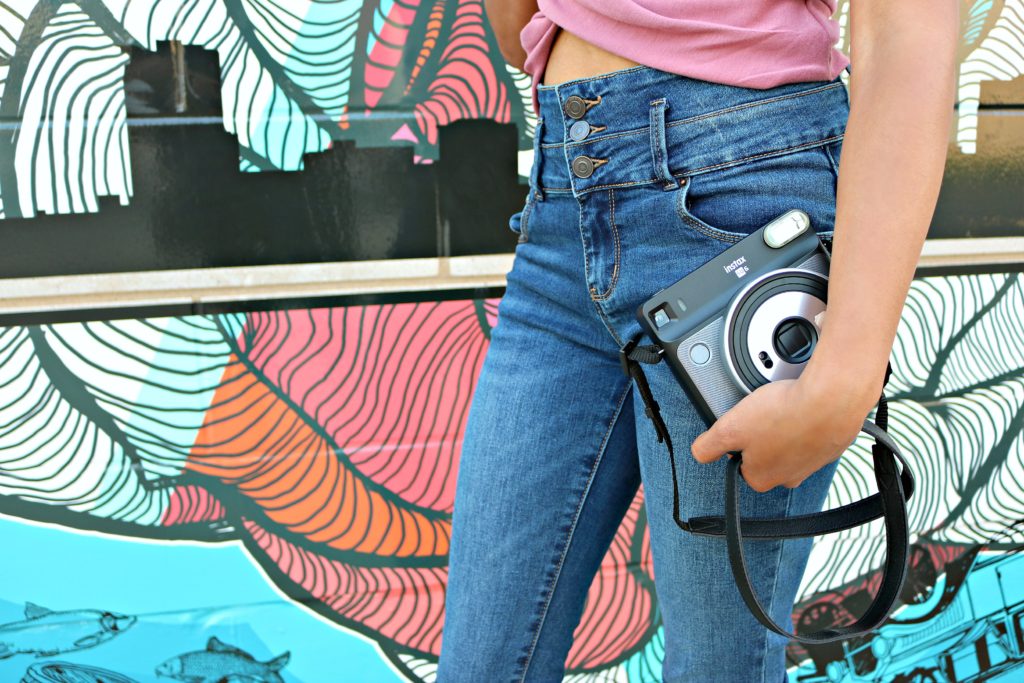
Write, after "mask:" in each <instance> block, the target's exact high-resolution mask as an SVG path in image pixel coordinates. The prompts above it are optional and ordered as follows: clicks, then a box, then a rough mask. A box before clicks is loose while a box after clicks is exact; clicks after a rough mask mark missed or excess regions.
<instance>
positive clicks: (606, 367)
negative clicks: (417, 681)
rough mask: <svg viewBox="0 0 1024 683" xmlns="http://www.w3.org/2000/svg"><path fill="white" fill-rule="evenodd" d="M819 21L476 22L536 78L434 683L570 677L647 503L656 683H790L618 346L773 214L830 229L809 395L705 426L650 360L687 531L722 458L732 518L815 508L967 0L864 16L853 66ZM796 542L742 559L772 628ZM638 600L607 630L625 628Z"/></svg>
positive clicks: (533, 12)
mask: <svg viewBox="0 0 1024 683" xmlns="http://www.w3.org/2000/svg"><path fill="white" fill-rule="evenodd" d="M834 1H835V0H825V1H824V2H820V1H815V2H809V3H805V2H802V1H798V0H788V1H785V2H783V1H781V0H771V1H766V2H755V0H732V1H731V2H729V1H721V2H716V3H711V2H699V1H697V0H693V1H691V2H684V1H681V0H671V1H669V0H643V2H641V1H640V0H541V2H540V7H539V8H538V6H537V2H536V0H489V1H488V2H487V13H488V17H489V19H490V22H491V24H492V26H493V28H494V31H495V35H496V36H497V39H498V42H499V44H500V46H501V49H502V53H503V55H504V56H505V58H506V59H507V60H508V61H509V62H510V63H511V64H513V65H514V66H516V67H517V68H520V69H525V70H526V71H527V72H529V73H530V74H531V75H532V76H533V77H534V86H535V89H534V93H533V94H534V106H535V108H536V111H537V114H538V129H537V133H536V137H535V143H534V150H535V156H534V164H533V168H532V170H531V177H530V192H529V195H528V197H527V199H526V203H525V205H524V207H523V209H522V210H521V211H519V212H518V213H516V214H515V215H513V216H512V218H511V219H510V221H509V227H510V228H511V229H512V230H513V231H514V232H517V233H519V235H520V237H519V243H518V244H517V247H516V258H515V261H514V265H513V268H512V270H511V271H510V272H509V273H508V282H507V289H506V293H505V295H504V297H503V298H502V300H501V303H500V306H499V310H498V324H497V326H496V327H495V328H494V330H493V331H492V337H491V345H490V347H489V350H488V353H487V357H486V359H485V362H484V364H483V367H482V369H481V375H480V378H479V382H478V384H477V388H476V393H475V395H474V398H473V403H472V406H471V409H470V413H469V416H468V422H467V425H466V430H465V439H464V443H463V450H462V456H461V461H460V465H459V473H458V481H457V488H456V496H455V507H454V513H453V526H452V543H451V553H450V565H449V578H448V588H447V595H446V618H445V624H444V632H443V637H442V648H441V657H440V663H439V669H438V681H439V682H440V683H457V682H460V681H472V682H473V683H478V682H481V681H502V682H504V681H516V682H526V681H544V682H548V681H560V680H562V676H563V672H564V667H565V664H566V657H567V655H568V653H569V650H570V647H571V645H572V643H573V632H574V629H575V628H576V626H577V625H578V624H579V620H580V616H581V614H582V612H583V608H584V602H585V598H586V596H587V591H588V589H589V588H590V586H591V583H592V582H593V580H594V576H595V573H596V572H597V570H598V568H599V563H600V561H601V559H602V558H603V557H604V555H605V553H606V552H607V551H608V548H609V546H610V543H611V542H612V540H613V537H614V534H615V532H616V530H617V528H618V527H619V525H620V522H621V520H622V518H623V515H624V514H625V513H626V511H627V508H628V507H629V505H630V503H631V501H632V500H633V499H634V496H635V494H636V491H637V487H638V486H639V485H640V484H641V483H642V484H643V486H644V500H645V505H646V513H647V522H648V524H649V532H650V541H651V552H652V557H653V570H654V576H655V587H656V592H657V603H658V608H659V609H660V612H661V613H660V618H661V620H662V623H663V624H664V636H665V655H664V660H663V662H662V676H663V680H664V681H666V682H668V683H683V682H685V683H694V682H697V683H702V682H704V681H714V682H720V681H724V682H732V681H736V682H737V683H752V682H755V681H767V682H770V683H779V682H780V681H784V680H786V672H785V656H784V649H785V645H786V641H785V639H784V638H782V637H779V636H777V635H775V634H772V633H770V632H768V631H767V629H765V628H763V627H762V626H761V625H760V624H758V623H757V622H756V621H755V620H754V618H753V616H752V615H751V614H750V613H749V612H748V610H747V608H746V606H745V605H744V604H743V602H742V600H741V597H740V595H739V592H738V591H737V589H736V587H735V585H734V584H733V579H732V576H731V574H730V571H729V566H728V560H727V556H726V545H725V542H724V539H722V538H714V537H704V536H695V535H692V534H687V533H684V532H682V531H680V530H679V529H678V527H676V525H675V524H674V522H673V519H672V510H671V505H672V493H671V492H672V480H671V477H672V474H671V470H670V468H669V462H668V458H667V453H666V451H665V445H664V444H663V443H659V441H658V440H657V437H656V435H655V432H654V429H653V425H652V423H651V422H650V420H648V419H647V417H646V416H645V414H644V406H643V403H642V401H641V400H640V397H639V395H638V394H636V393H635V391H636V390H635V388H634V385H633V384H631V383H630V382H629V381H628V379H627V378H626V376H625V375H624V374H623V373H622V371H621V369H620V367H619V361H618V356H617V351H618V349H619V347H621V345H622V343H623V342H624V341H625V340H627V339H629V338H630V337H632V336H633V335H634V334H635V333H636V332H637V331H638V330H639V326H638V323H637V321H636V319H635V317H634V311H635V309H636V306H637V305H638V304H639V303H640V302H642V301H643V300H645V299H646V298H648V297H649V296H651V295H652V294H653V293H655V292H656V291H658V290H659V289H661V288H662V287H665V286H666V285H668V284H670V283H672V282H674V281H676V280H678V279H679V278H681V277H683V276H684V275H685V274H686V273H688V272H690V271H692V270H693V269H695V268H697V267H698V266H700V265H701V264H703V263H704V262H705V261H707V260H708V259H710V258H711V257H713V256H715V255H717V254H718V253H721V252H722V251H724V250H725V249H726V248H728V247H729V246H730V245H731V244H733V243H735V242H736V241H738V240H739V239H741V238H742V237H743V236H745V235H746V234H749V233H750V232H752V231H754V230H756V229H757V228H759V227H760V226H761V225H763V224H765V223H767V222H768V221H769V220H770V219H771V218H774V217H775V216H777V215H779V214H781V213H782V212H784V211H786V210H788V209H791V208H800V209H803V210H804V211H806V212H807V214H808V215H809V216H810V218H811V224H812V227H813V228H814V229H815V230H816V231H818V233H819V234H821V235H823V236H824V235H833V232H834V242H833V247H832V248H833V258H832V263H831V268H830V282H829V304H828V307H829V308H828V310H829V312H828V316H827V318H826V319H825V321H824V325H823V329H822V333H821V336H820V339H819V341H818V344H817V346H816V349H815V351H814V355H813V356H812V358H811V360H810V361H808V363H807V366H806V367H805V369H804V371H803V373H802V374H801V376H800V377H799V379H795V380H782V381H776V382H773V383H770V384H767V385H764V386H762V387H760V388H758V389H757V390H755V391H754V392H752V393H750V394H749V395H748V396H746V397H745V398H744V399H743V400H742V401H741V402H740V403H738V404H737V405H736V406H735V407H733V408H732V409H731V410H730V411H729V412H728V413H727V414H725V415H724V416H723V417H721V418H720V419H719V420H718V421H717V422H716V423H715V424H714V425H713V426H712V427H711V428H710V429H707V430H706V431H705V429H704V426H703V424H702V422H701V420H700V418H699V416H698V414H697V412H696V409H695V408H694V407H693V406H692V405H691V404H690V402H689V401H687V400H686V399H685V398H684V394H683V393H682V392H681V390H680V387H679V385H678V382H677V381H676V380H675V378H674V377H673V376H672V375H671V373H670V371H669V369H668V367H667V364H665V363H661V364H658V365H656V366H648V368H647V370H646V371H647V375H648V378H649V380H650V383H651V388H652V391H653V393H654V396H655V397H656V398H657V399H658V400H659V402H660V404H661V409H662V413H663V417H664V419H665V422H666V424H667V425H668V428H669V431H670V434H671V435H672V438H673V441H674V442H675V443H676V444H692V445H691V448H690V450H691V453H692V457H686V456H685V455H684V454H685V449H684V448H682V447H677V453H679V454H680V456H681V457H679V461H680V465H679V471H678V472H677V476H678V477H679V480H678V484H679V486H680V490H681V491H682V492H683V493H682V495H683V498H684V500H683V501H682V502H681V506H682V509H681V510H680V514H681V516H682V517H683V518H684V519H686V518H689V517H693V516H698V515H714V514H721V507H722V504H723V491H722V486H723V478H724V477H723V468H724V467H725V459H724V458H722V456H723V455H724V454H725V453H726V452H727V451H731V450H736V451H742V452H743V474H744V479H745V481H746V482H747V484H748V486H746V487H745V488H744V490H743V491H742V492H741V509H742V513H743V514H744V515H753V516H774V517H778V516H786V515H794V514H801V513H809V512H814V511H817V510H820V509H821V508H822V506H823V505H824V502H825V498H826V494H827V491H828V488H829V484H830V482H831V479H832V475H833V474H834V472H835V469H836V465H837V462H838V459H839V457H840V456H841V455H842V453H843V451H844V450H845V449H846V448H847V447H848V446H849V445H850V444H851V443H852V442H853V440H854V439H855V437H856V436H857V433H858V430H859V427H860V425H861V423H862V422H863V420H864V418H865V417H866V416H867V414H868V413H869V412H870V410H871V409H872V408H873V406H874V405H875V403H876V401H877V399H878V396H879V394H880V392H881V388H882V382H883V377H884V371H885V366H886V362H887V360H888V357H889V352H890V350H891V348H892V343H893V339H894V337H895V333H896V328H897V325H898V323H899V319H900V313H901V309H902V306H903V302H904V300H905V297H906V294H907V290H908V288H909V286H910V282H911V280H912V278H913V274H914V270H915V266H916V263H917V259H918V256H919V254H920V250H921V247H922V244H923V242H924V239H925V236H926V233H927V230H928V226H929V223H930V221H931V216H932V213H933V211H934V207H935V202H936V199H937V195H938V191H939V186H940V182H941V178H942V174H943V170H944V166H945V158H946V149H947V139H948V131H949V129H950V125H951V117H952V114H953V106H952V105H953V99H954V74H955V66H956V64H955V54H956V47H957V41H958V2H957V1H956V0H944V1H943V2H935V1H934V0H902V1H901V2H889V1H888V0H853V1H852V2H851V10H850V25H849V30H850V35H851V48H850V59H849V60H848V59H847V58H846V57H845V56H844V55H843V54H842V53H841V52H839V51H838V50H837V49H836V48H835V47H834V43H835V42H836V38H837V36H838V24H837V23H836V21H835V20H834V19H832V16H831V15H832V13H833V12H834V10H835V4H834ZM552 39H553V42H552ZM549 48H550V52H549V51H548V50H549ZM851 61H855V62H856V68H855V69H854V68H852V67H850V62H851ZM847 67H849V74H850V78H849V84H850V85H849V92H848V93H847V90H846V87H845V86H844V85H843V83H842V81H841V80H840V78H839V75H840V71H842V70H843V69H844V68H847ZM844 143H845V144H844ZM843 150H845V151H843ZM841 152H842V154H841ZM840 159H842V161H841V162H840ZM670 397H671V400H670ZM637 533H642V530H638V532H637ZM810 545H811V539H798V540H787V541H785V542H782V541H759V542H757V543H748V544H747V546H746V551H747V559H748V562H749V564H750V565H751V567H752V572H753V577H752V579H753V582H754V584H755V588H756V589H757V590H758V593H759V595H760V596H762V599H763V600H764V601H765V602H766V605H767V607H768V608H769V611H770V614H771V616H772V617H773V618H774V619H775V620H776V621H777V622H778V623H781V624H784V625H788V626H791V625H792V622H791V620H790V609H791V607H792V604H793V600H794V598H795V595H796V592H797V589H798V587H799V584H800V580H801V577H802V575H803V572H804V569H805V566H806V563H807V557H808V553H809V551H810ZM625 559H626V560H627V561H628V562H636V561H637V560H636V559H635V558H625ZM631 585H632V584H631ZM636 596H637V594H636V593H631V594H629V595H628V596H623V595H620V596H619V597H621V598H622V599H623V604H622V605H621V606H617V604H616V603H614V601H613V602H611V603H610V604H609V606H608V607H607V609H620V610H622V614H621V616H622V618H623V619H628V618H629V616H630V613H631V611H635V610H642V608H643V606H642V602H641V601H639V600H638V599H637V597H636ZM604 597H605V598H607V597H608V596H604ZM642 626H643V624H641V627H642ZM622 630H623V629H619V631H617V632H616V633H619V632H621V631H622ZM624 637H625V636H624ZM630 642H632V641H630ZM607 647H608V649H609V651H610V652H611V653H612V654H614V655H623V656H624V655H628V654H631V653H629V652H625V651H624V649H625V648H626V647H628V645H622V646H621V647H619V646H618V645H617V644H616V643H608V644H607ZM616 647H619V649H618V650H616ZM594 656H595V658H596V659H598V660H601V656H600V653H595V654H594ZM601 661H607V659H605V660H601Z"/></svg>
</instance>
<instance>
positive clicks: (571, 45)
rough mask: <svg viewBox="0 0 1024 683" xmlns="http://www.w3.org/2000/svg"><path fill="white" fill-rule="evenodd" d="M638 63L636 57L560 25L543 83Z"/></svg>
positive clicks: (560, 81) (585, 75)
mask: <svg viewBox="0 0 1024 683" xmlns="http://www.w3.org/2000/svg"><path fill="white" fill-rule="evenodd" d="M636 65H637V62H634V61H633V60H632V59H628V58H626V57H622V56H620V55H617V54H615V53H613V52H609V51H608V50H605V49H604V48H601V47H598V46H597V45H594V44H593V43H590V42H588V41H586V40H585V39H583V38H581V37H579V36H577V35H576V34H575V33H570V32H569V31H566V30H565V29H562V28H559V27H556V29H555V37H554V40H553V41H552V43H551V52H550V53H549V55H548V59H547V65H546V68H545V70H544V75H543V83H544V85H553V84H555V83H563V82H565V81H569V80H572V79H574V78H585V77H587V76H596V75H597V74H602V73H607V72H609V71H615V70H617V69H626V68H629V67H631V66H636Z"/></svg>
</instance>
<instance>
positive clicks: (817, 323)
mask: <svg viewBox="0 0 1024 683" xmlns="http://www.w3.org/2000/svg"><path fill="white" fill-rule="evenodd" d="M829 260H830V259H829V251H828V250H827V249H826V248H825V245H824V244H822V242H821V239H820V238H819V237H818V235H817V233H816V232H815V231H814V230H812V229H811V221H810V217H809V216H808V215H807V213H805V212H804V211H801V210H799V209H793V210H790V211H787V212H785V213H783V214H781V215H780V216H778V217H777V218H775V219H774V220H772V221H770V222H769V223H767V224H766V225H764V226H762V227H761V228H760V229H758V230H757V231H755V232H753V233H751V234H750V235H748V236H746V237H744V238H743V239H742V240H740V241H739V242H737V243H736V244H734V245H733V246H731V247H729V248H728V249H727V250H725V251H724V252H723V253H721V254H719V255H718V256H716V257H715V258H713V259H711V260H710V261H708V262H707V263H705V264H704V265H703V266H701V267H700V268H697V269H696V270H694V271H693V272H692V273H690V274H689V275H687V276H686V277H684V278H683V279H681V280H679V281H678V282H676V283H674V284H672V285H669V286H668V287H666V288H664V289H662V290H661V291H659V292H657V293H656V294H655V295H654V296H652V297H651V298H649V299H648V300H647V301H645V302H643V303H642V304H640V306H638V307H637V311H636V315H637V318H638V320H639V321H640V324H641V326H642V327H643V329H644V331H645V332H646V333H647V334H648V336H650V337H651V338H652V339H654V340H655V341H656V342H657V344H658V345H659V346H660V347H661V348H662V350H663V353H664V358H665V360H666V361H667V362H668V364H669V366H670V367H671V368H672V372H673V373H674V374H675V375H676V377H677V379H678V380H679V382H680V384H681V385H682V386H683V389H684V390H685V391H686V393H687V395H688V396H689V397H690V399H691V400H692V401H693V402H694V404H695V405H696V406H697V408H698V409H699V411H700V412H701V414H702V416H703V417H704V420H705V422H706V423H707V425H708V426H710V425H711V424H712V423H713V422H714V421H715V420H716V419H718V418H719V417H721V415H722V414H723V413H725V412H726V411H727V410H729V409H730V408H731V407H732V406H734V405H736V403H738V402H739V401H740V399H742V398H743V397H744V396H745V395H746V394H748V393H750V392H751V391H753V390H754V389H756V388H757V387H759V386H761V385H762V384H767V383H768V382H772V381H775V380H778V379H795V378H797V377H799V375H800V373H801V372H802V370H803V368H804V367H805V366H806V364H807V361H808V360H809V359H810V357H811V353H812V352H813V350H814V347H815V346H816V344H817V340H818V337H819V335H820V333H821V314H822V313H823V312H824V311H825V307H826V304H827V301H828V271H829Z"/></svg>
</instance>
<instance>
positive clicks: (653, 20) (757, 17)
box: [520, 0, 850, 110]
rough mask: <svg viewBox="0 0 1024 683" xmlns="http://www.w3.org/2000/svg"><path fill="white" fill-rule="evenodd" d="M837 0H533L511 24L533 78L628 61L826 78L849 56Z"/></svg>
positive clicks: (775, 79) (683, 70)
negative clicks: (518, 25)
mask: <svg viewBox="0 0 1024 683" xmlns="http://www.w3.org/2000/svg"><path fill="white" fill-rule="evenodd" d="M836 2H837V0H715V1H714V2H711V1H710V0H686V1H685V2H681V1H680V0H538V8H539V9H538V11H537V12H536V13H534V15H533V17H532V18H531V19H530V21H529V22H528V23H527V24H526V26H524V27H523V29H522V30H521V31H520V43H521V44H522V46H523V49H524V50H525V51H526V62H525V64H524V65H523V70H524V71H525V72H526V73H528V74H529V75H530V76H531V77H532V79H533V84H534V92H533V98H534V99H533V102H534V108H535V110H536V107H537V100H536V90H535V88H536V85H538V84H540V83H543V84H545V85H551V84H557V83H562V82H565V81H568V80H572V79H575V78H585V77H587V76H594V75H597V74H600V73H607V72H609V71H614V70H617V69H623V68H628V67H631V66H635V65H637V64H643V65H646V66H651V67H654V68H657V69H661V70H663V71H667V72H670V73H677V74H682V75H685V76H689V77H691V78H699V79H702V80H707V81H712V82H716V83H724V84H727V85H736V86H740V87H747V88H759V89H767V88H771V87H773V86H776V85H781V84H785V83H795V82H804V81H817V80H831V79H833V78H835V77H836V76H837V75H838V74H839V72H841V71H842V70H843V69H844V68H846V66H847V65H848V64H849V63H850V60H849V58H848V57H847V56H846V55H845V54H844V53H843V52H842V51H841V50H840V49H839V48H838V47H837V43H838V42H839V41H838V39H839V35H840V30H839V22H838V19H836V18H833V16H832V15H833V13H834V12H835V9H836Z"/></svg>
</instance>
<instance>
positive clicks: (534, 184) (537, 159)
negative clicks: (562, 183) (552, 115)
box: [530, 115, 544, 201]
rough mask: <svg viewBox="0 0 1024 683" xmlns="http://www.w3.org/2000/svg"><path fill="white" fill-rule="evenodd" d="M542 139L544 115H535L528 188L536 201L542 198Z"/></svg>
mask: <svg viewBox="0 0 1024 683" xmlns="http://www.w3.org/2000/svg"><path fill="white" fill-rule="evenodd" d="M543 139H544V117H543V116H541V115H538V116H537V125H535V126H534V127H533V165H532V167H531V168H532V170H531V172H530V189H531V191H532V192H533V195H534V197H535V198H536V199H537V201H543V200H544V189H543V188H542V187H541V185H540V179H541V173H540V172H541V164H542V163H544V154H543V152H542V151H541V147H540V144H541V140H543Z"/></svg>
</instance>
